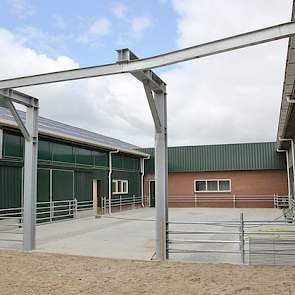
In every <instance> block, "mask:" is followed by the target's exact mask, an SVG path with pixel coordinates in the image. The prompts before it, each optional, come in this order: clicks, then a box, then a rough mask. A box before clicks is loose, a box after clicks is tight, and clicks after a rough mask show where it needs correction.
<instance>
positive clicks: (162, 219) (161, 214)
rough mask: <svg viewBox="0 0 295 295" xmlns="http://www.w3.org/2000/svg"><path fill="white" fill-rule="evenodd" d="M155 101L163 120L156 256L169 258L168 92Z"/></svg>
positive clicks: (157, 152) (159, 135) (157, 149)
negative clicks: (167, 237) (167, 234)
mask: <svg viewBox="0 0 295 295" xmlns="http://www.w3.org/2000/svg"><path fill="white" fill-rule="evenodd" d="M155 102H156V107H157V110H158V114H159V116H160V120H161V126H162V128H161V130H159V131H157V130H155V186H156V187H155V191H156V258H157V259H158V260H165V259H166V258H167V254H166V253H167V241H166V232H167V223H168V206H167V205H168V189H167V188H168V156H167V150H168V147H167V103H166V93H165V92H163V93H155Z"/></svg>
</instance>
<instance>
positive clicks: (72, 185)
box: [0, 129, 140, 217]
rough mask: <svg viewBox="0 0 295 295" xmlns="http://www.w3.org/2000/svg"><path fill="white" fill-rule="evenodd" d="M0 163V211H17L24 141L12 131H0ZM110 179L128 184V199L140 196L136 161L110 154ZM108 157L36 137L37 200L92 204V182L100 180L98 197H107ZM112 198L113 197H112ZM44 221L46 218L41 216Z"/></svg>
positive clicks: (120, 155) (80, 146) (16, 132)
mask: <svg viewBox="0 0 295 295" xmlns="http://www.w3.org/2000/svg"><path fill="white" fill-rule="evenodd" d="M3 131H4V132H3V159H0V208H5V207H20V205H21V188H22V166H23V154H24V139H23V137H22V136H21V135H20V133H19V132H18V131H16V130H11V129H4V130H3ZM112 158H113V177H112V178H113V179H124V180H128V181H129V185H128V188H129V193H128V194H126V195H122V197H125V198H129V197H131V196H133V195H137V196H138V195H139V194H140V160H139V158H138V157H134V156H131V155H127V154H122V153H118V154H112ZM108 173H109V153H108V151H106V150H100V149H96V148H88V147H87V146H83V145H81V144H79V145H78V144H74V143H69V142H65V141H62V140H57V139H52V138H47V137H44V136H42V135H41V136H39V141H38V173H37V198H38V201H39V202H48V201H49V200H50V186H51V185H50V184H51V182H52V199H53V200H54V201H57V200H69V199H74V198H77V200H78V201H90V200H92V198H93V196H92V182H93V179H97V180H100V195H101V196H102V197H107V196H108ZM113 197H116V196H113ZM44 217H46V216H44Z"/></svg>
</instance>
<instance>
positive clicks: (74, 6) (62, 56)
mask: <svg viewBox="0 0 295 295" xmlns="http://www.w3.org/2000/svg"><path fill="white" fill-rule="evenodd" d="M60 2H61V3H60ZM291 7H292V1H291V0H283V1H282V0H280V1H279V0H248V1H245V0H210V1H208V0H151V1H146V0H140V1H133V0H122V1H107V0H99V1H97V0H84V1H80V0H76V1H74V0H73V1H70V0H68V1H57V0H52V1H38V0H0V8H1V9H0V68H1V71H0V79H4V78H9V77H15V76H21V75H26V74H36V73H42V72H48V71H57V70H61V69H70V68H76V67H79V66H90V65H96V64H102V63H112V62H115V61H116V56H115V50H116V49H118V48H123V47H129V48H130V49H132V50H134V52H135V53H136V54H137V55H139V56H141V57H144V56H149V55H154V54H159V53H163V52H167V51H170V50H175V49H179V48H183V47H187V46H192V45H196V44H199V43H203V42H207V41H212V40H215V39H218V38H223V37H227V36H230V35H234V34H239V33H243V32H247V31H250V30H255V29H258V28H262V27H265V26H271V25H275V24H278V23H282V22H287V21H289V20H290V16H291ZM286 53H287V40H281V41H276V42H272V43H268V44H264V45H259V46H256V47H252V48H247V49H242V50H239V51H235V52H231V53H225V54H221V55H216V56H212V57H207V58H204V59H199V60H195V61H190V62H186V63H183V64H179V65H177V66H170V67H166V68H162V69H160V70H157V73H158V74H159V75H160V76H161V78H162V79H163V80H164V81H165V82H166V83H167V91H168V96H167V99H168V134H169V140H168V143H169V145H170V146H171V145H193V144H217V143H236V142H261V141H272V140H275V138H276V132H277V124H278V117H279V110H280V100H281V95H282V87H283V79H284V69H285V61H286ZM22 91H24V92H26V93H29V94H32V95H34V96H36V97H38V98H40V107H41V108H40V114H41V115H42V116H46V117H49V118H51V119H55V120H58V121H61V122H64V123H68V124H72V125H74V126H78V127H81V128H85V129H89V130H91V131H95V132H98V133H102V134H104V135H108V136H112V137H115V138H118V139H121V140H125V141H128V142H130V143H133V144H136V145H139V146H152V145H153V143H154V138H153V124H152V118H151V115H150V113H149V110H148V105H147V102H146V98H145V95H144V91H143V87H142V85H141V84H140V83H139V82H138V81H137V80H135V79H134V78H132V77H131V76H129V75H121V76H113V77H106V78H93V79H88V80H84V81H74V82H66V83H58V84H52V85H47V86H36V87H30V88H23V89H22Z"/></svg>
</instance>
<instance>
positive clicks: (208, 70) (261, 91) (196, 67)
mask: <svg viewBox="0 0 295 295" xmlns="http://www.w3.org/2000/svg"><path fill="white" fill-rule="evenodd" d="M225 3H226V6H225ZM173 4H174V9H175V11H176V12H177V14H178V18H177V28H178V38H177V45H178V47H179V48H183V47H186V46H191V45H195V44H199V43H202V42H208V41H212V40H214V39H217V38H223V37H226V36H229V35H233V34H239V33H241V32H246V31H250V30H254V29H257V28H262V27H264V26H271V25H274V24H278V23H281V22H285V21H288V20H289V18H290V12H291V4H292V1H285V2H284V3H282V2H281V1H280V2H278V1H275V0H271V1H270V0H261V1H237V0H227V1H219V0H213V1H206V0H199V1H194V0H175V1H173ZM249 19H251V21H249ZM286 45H287V40H281V41H276V42H272V43H269V44H264V45H260V46H256V47H252V48H247V49H242V50H239V51H234V52H230V53H225V54H220V55H216V56H212V57H207V58H203V59H199V60H194V61H190V62H187V63H184V64H181V65H178V66H177V67H173V68H172V69H171V70H168V71H166V72H165V73H162V74H161V77H162V78H163V79H164V81H165V82H167V89H168V109H169V114H168V124H169V126H168V130H169V131H168V132H169V143H170V144H171V145H175V144H177V145H184V144H207V143H232V142H249V141H266V140H275V138H276V131H277V124H278V116H279V111H280V100H281V94H282V86H283V78H284V67H285V59H286V49H287V46H286Z"/></svg>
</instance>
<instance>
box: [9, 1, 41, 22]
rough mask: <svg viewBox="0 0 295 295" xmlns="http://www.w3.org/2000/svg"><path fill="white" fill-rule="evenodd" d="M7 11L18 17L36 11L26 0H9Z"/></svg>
mask: <svg viewBox="0 0 295 295" xmlns="http://www.w3.org/2000/svg"><path fill="white" fill-rule="evenodd" d="M8 3H9V6H10V10H9V12H10V13H11V14H12V15H13V16H16V17H18V18H25V17H27V16H32V15H34V14H35V13H36V10H35V8H34V7H33V6H32V5H31V4H29V3H28V1H26V0H9V1H8Z"/></svg>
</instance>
